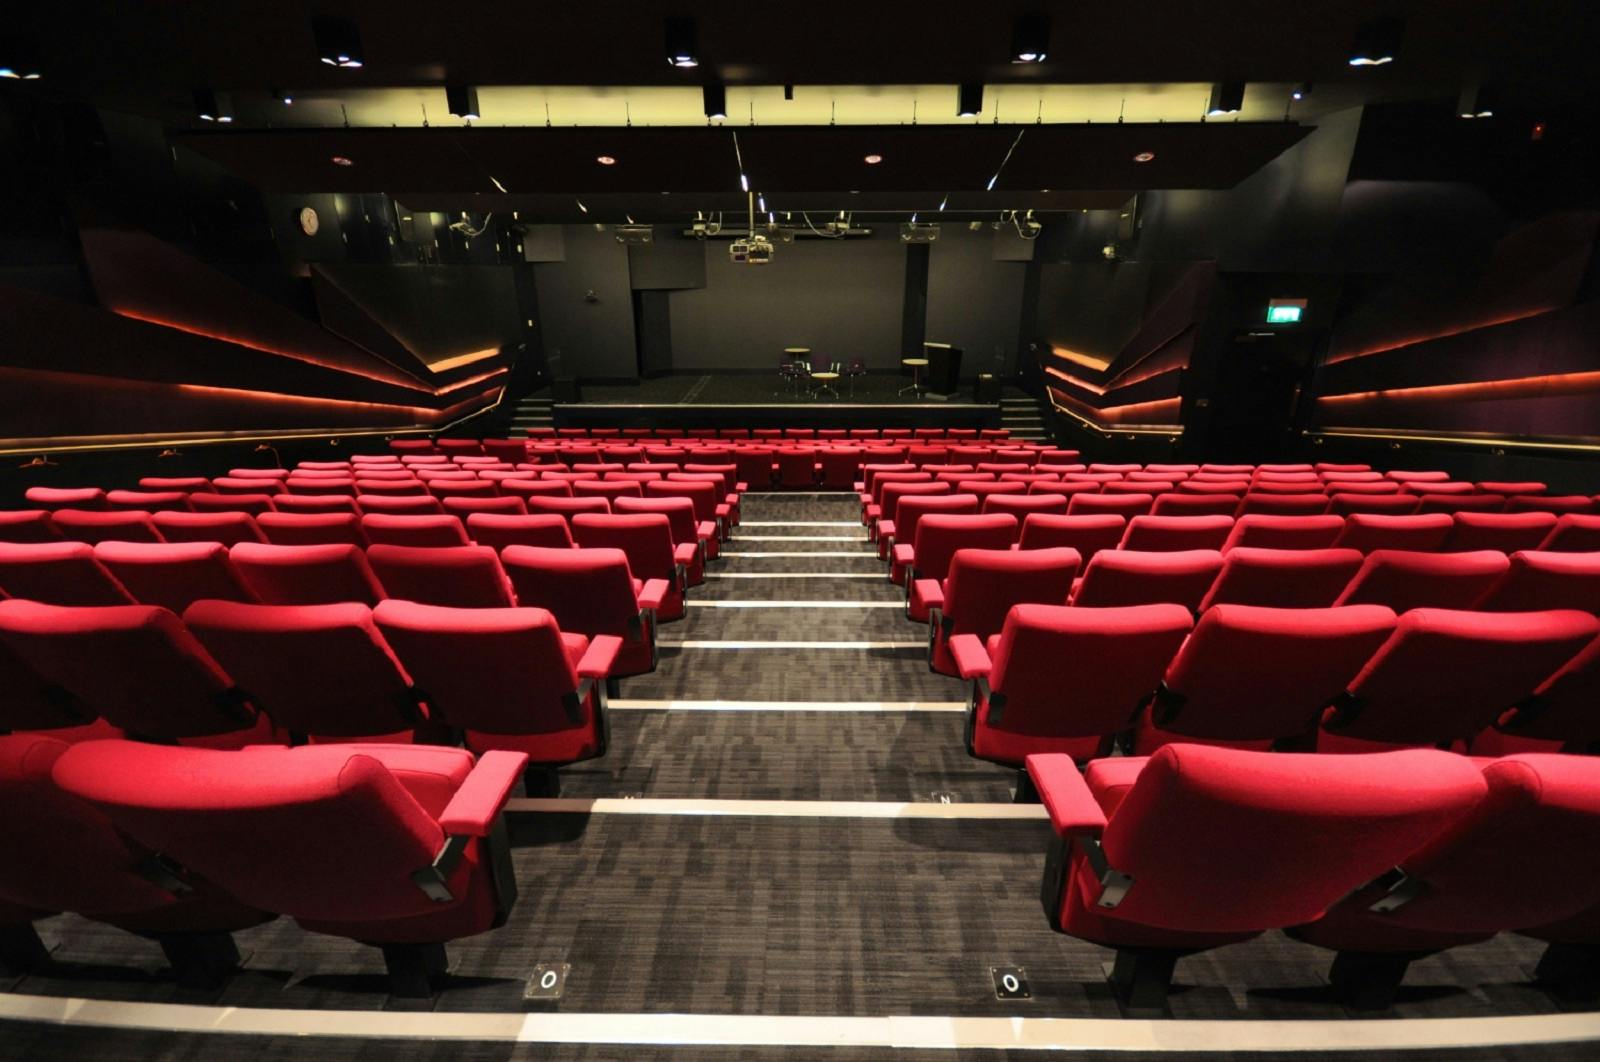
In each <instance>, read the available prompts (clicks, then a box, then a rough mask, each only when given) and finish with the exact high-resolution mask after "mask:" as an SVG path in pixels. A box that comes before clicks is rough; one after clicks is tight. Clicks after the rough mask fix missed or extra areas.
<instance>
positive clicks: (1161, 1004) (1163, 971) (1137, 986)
mask: <svg viewBox="0 0 1600 1062" xmlns="http://www.w3.org/2000/svg"><path fill="white" fill-rule="evenodd" d="M1182 955H1183V952H1180V951H1165V950H1161V951H1155V950H1146V949H1133V948H1123V949H1120V950H1118V952H1117V959H1116V962H1115V963H1113V964H1112V967H1111V987H1112V988H1113V989H1114V990H1115V991H1116V993H1117V999H1118V1001H1119V1002H1120V1003H1121V1004H1122V1006H1123V1009H1124V1010H1126V1011H1127V1012H1128V1013H1130V1014H1151V1013H1154V1014H1161V1013H1165V1011H1166V1009H1167V993H1168V991H1169V990H1170V989H1171V988H1172V974H1173V971H1174V970H1175V969H1176V968H1177V965H1178V959H1179V958H1181V957H1182Z"/></svg>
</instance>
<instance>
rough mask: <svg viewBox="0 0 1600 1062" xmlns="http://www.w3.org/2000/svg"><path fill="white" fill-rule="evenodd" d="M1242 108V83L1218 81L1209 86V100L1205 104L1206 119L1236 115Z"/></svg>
mask: <svg viewBox="0 0 1600 1062" xmlns="http://www.w3.org/2000/svg"><path fill="white" fill-rule="evenodd" d="M1243 106H1244V82H1243V81H1218V82H1217V83H1216V84H1214V85H1212V86H1211V100H1210V102H1208V103H1207V104H1206V117H1207V118H1215V117H1217V116H1218V115H1223V114H1238V113H1239V110H1240V108H1242V107H1243Z"/></svg>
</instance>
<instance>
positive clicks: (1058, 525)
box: [1017, 513, 1128, 564]
mask: <svg viewBox="0 0 1600 1062" xmlns="http://www.w3.org/2000/svg"><path fill="white" fill-rule="evenodd" d="M1127 525H1128V521H1127V519H1126V518H1125V517H1122V516H1117V515H1114V514H1109V513H1108V514H1106V515H1103V516H1054V515H1052V514H1049V513H1029V514H1028V515H1027V516H1025V517H1023V519H1022V531H1021V533H1020V534H1019V535H1018V538H1017V548H1018V549H1023V550H1029V549H1053V548H1055V547H1065V548H1068V549H1075V550H1077V551H1078V554H1079V555H1080V556H1081V557H1083V560H1084V563H1086V564H1087V563H1088V562H1089V561H1090V560H1092V559H1093V558H1094V555H1095V554H1096V553H1098V552H1100V551H1101V550H1103V549H1116V548H1117V543H1119V542H1121V541H1122V535H1123V532H1124V531H1125V530H1126V528H1127Z"/></svg>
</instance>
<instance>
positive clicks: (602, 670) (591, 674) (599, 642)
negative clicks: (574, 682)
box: [578, 634, 622, 679]
mask: <svg viewBox="0 0 1600 1062" xmlns="http://www.w3.org/2000/svg"><path fill="white" fill-rule="evenodd" d="M621 651H622V639H621V638H619V637H617V636H616V635H615V634H597V635H595V636H594V640H593V641H591V642H590V643H589V648H587V649H585V650H584V651H583V656H582V657H581V658H580V659H579V660H578V677H579V678H588V679H603V678H605V677H606V676H607V675H609V674H611V669H612V668H613V667H615V666H616V663H617V654H618V653H620V652H621Z"/></svg>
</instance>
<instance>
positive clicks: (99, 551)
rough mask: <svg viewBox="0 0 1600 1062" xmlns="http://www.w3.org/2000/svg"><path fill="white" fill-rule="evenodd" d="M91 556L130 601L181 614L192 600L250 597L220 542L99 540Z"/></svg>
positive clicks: (245, 599) (250, 594)
mask: <svg viewBox="0 0 1600 1062" xmlns="http://www.w3.org/2000/svg"><path fill="white" fill-rule="evenodd" d="M94 555H95V559H97V560H98V561H99V562H100V563H101V564H103V565H105V567H106V570H107V571H109V572H111V574H112V575H114V576H116V578H117V581H118V582H120V583H121V584H122V585H123V587H125V588H126V589H127V591H128V592H129V593H130V594H132V595H133V597H134V600H136V601H138V602H139V603H140V604H142V605H160V606H161V607H162V608H164V609H167V610H169V611H171V612H173V613H178V614H181V613H182V612H183V610H184V609H186V608H188V607H189V606H190V605H192V604H194V603H195V602H196V601H200V600H203V599H205V598H217V599H219V600H222V601H255V600H257V598H256V596H255V594H253V593H251V591H250V590H249V588H248V587H246V586H245V584H244V581H243V580H241V579H240V578H239V575H238V573H237V572H235V571H234V570H233V564H232V563H231V562H230V561H229V559H228V548H227V547H226V546H224V545H222V544H221V543H220V542H102V543H100V544H99V545H97V546H95V548H94Z"/></svg>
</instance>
